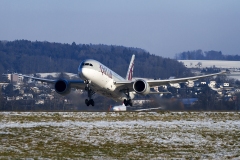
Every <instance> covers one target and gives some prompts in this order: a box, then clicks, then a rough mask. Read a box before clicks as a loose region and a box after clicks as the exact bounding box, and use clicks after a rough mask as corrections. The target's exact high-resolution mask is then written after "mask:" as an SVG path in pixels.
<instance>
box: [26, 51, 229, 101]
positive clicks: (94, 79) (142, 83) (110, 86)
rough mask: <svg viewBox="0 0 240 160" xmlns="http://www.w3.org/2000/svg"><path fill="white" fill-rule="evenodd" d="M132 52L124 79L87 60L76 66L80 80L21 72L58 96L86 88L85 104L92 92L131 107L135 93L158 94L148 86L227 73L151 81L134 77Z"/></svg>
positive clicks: (95, 62)
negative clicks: (42, 83) (51, 88)
mask: <svg viewBox="0 0 240 160" xmlns="http://www.w3.org/2000/svg"><path fill="white" fill-rule="evenodd" d="M134 59H135V55H132V58H131V61H130V64H129V67H128V71H127V75H126V78H123V77H121V76H120V75H118V74H117V73H115V72H114V71H112V70H111V69H109V68H108V67H106V66H105V65H104V64H102V63H100V62H98V61H96V60H93V59H87V60H84V61H82V62H81V63H80V65H79V67H78V76H79V78H80V80H67V79H57V80H54V79H45V78H37V77H31V76H27V75H23V76H24V77H27V78H31V79H34V80H36V81H41V82H47V83H52V84H54V88H55V91H56V92H57V93H58V94H60V95H63V96H64V95H67V94H69V93H70V91H71V88H75V89H82V90H86V91H87V93H88V99H86V100H85V104H86V105H87V106H89V105H92V106H94V100H93V99H92V96H93V95H94V94H95V93H98V94H101V95H103V96H106V97H109V98H112V99H113V100H115V101H121V102H123V103H124V105H125V106H128V105H130V106H132V99H133V98H134V97H135V95H136V94H140V95H148V94H159V92H151V91H150V88H152V87H154V86H161V85H167V84H174V83H182V82H188V81H194V80H198V79H200V78H205V77H210V76H215V75H220V74H224V73H226V72H219V73H214V74H208V75H202V76H195V77H186V78H177V79H166V80H151V79H146V78H133V68H134Z"/></svg>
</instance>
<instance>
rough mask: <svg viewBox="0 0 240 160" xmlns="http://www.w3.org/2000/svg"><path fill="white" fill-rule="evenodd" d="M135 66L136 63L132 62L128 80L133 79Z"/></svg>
mask: <svg viewBox="0 0 240 160" xmlns="http://www.w3.org/2000/svg"><path fill="white" fill-rule="evenodd" d="M133 67H134V63H132V65H131V68H130V70H129V73H128V80H129V81H130V80H132V76H133Z"/></svg>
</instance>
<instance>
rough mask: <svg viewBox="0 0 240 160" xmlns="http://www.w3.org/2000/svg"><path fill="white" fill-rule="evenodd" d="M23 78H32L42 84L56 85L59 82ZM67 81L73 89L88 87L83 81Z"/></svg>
mask: <svg viewBox="0 0 240 160" xmlns="http://www.w3.org/2000/svg"><path fill="white" fill-rule="evenodd" d="M23 77H26V78H30V79H33V80H36V81H40V82H46V83H51V84H55V83H56V82H57V81H58V80H54V79H45V78H37V77H31V76H27V75H23ZM65 81H67V83H68V84H69V85H70V87H71V88H76V89H85V87H86V84H85V83H84V81H82V80H65Z"/></svg>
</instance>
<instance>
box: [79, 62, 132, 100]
mask: <svg viewBox="0 0 240 160" xmlns="http://www.w3.org/2000/svg"><path fill="white" fill-rule="evenodd" d="M78 76H79V77H80V78H81V79H82V80H85V81H90V83H89V85H90V87H91V88H92V89H93V90H94V91H95V92H97V93H99V94H101V95H103V96H106V97H109V98H112V99H114V100H116V101H123V100H124V99H126V94H124V93H123V92H120V90H117V89H116V85H115V84H114V82H116V81H126V80H125V79H124V78H123V77H121V76H120V75H118V74H117V73H115V72H114V71H112V70H111V69H109V68H108V67H106V66H105V65H103V64H102V63H100V62H98V61H96V60H92V59H88V60H85V61H83V62H81V63H80V65H79V67H78ZM130 97H131V98H134V94H133V93H130Z"/></svg>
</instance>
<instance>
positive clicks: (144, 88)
mask: <svg viewBox="0 0 240 160" xmlns="http://www.w3.org/2000/svg"><path fill="white" fill-rule="evenodd" d="M133 89H134V91H135V92H136V93H138V94H143V95H147V94H148V93H150V87H149V84H148V83H147V82H146V81H145V80H143V79H138V80H136V81H135V82H134V83H133Z"/></svg>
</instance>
